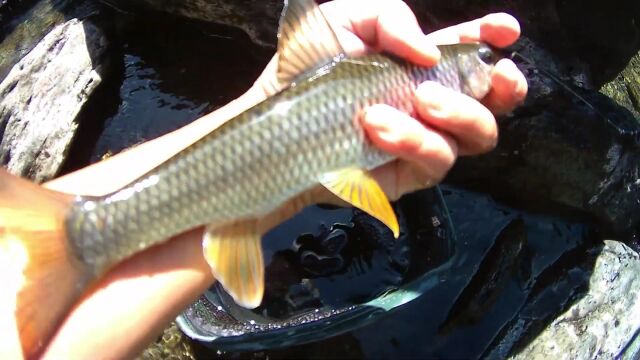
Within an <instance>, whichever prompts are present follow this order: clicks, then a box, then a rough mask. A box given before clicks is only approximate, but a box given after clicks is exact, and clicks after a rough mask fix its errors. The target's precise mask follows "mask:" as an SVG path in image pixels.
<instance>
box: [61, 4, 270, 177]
mask: <svg viewBox="0 0 640 360" xmlns="http://www.w3.org/2000/svg"><path fill="white" fill-rule="evenodd" d="M114 22H115V26H114V27H115V30H113V31H114V32H115V34H114V38H113V39H110V40H111V41H112V42H113V57H112V59H111V61H112V63H113V64H112V65H113V68H114V71H113V73H112V74H110V77H109V78H108V79H107V80H106V81H105V82H104V83H103V85H101V87H100V89H99V91H98V93H97V94H96V95H95V96H94V97H92V99H91V100H90V102H89V104H88V105H87V106H86V108H85V109H83V111H82V114H81V117H82V120H81V124H82V125H81V128H80V129H79V133H80V134H82V135H81V136H79V137H78V139H77V140H75V143H74V144H73V145H72V146H73V147H72V149H71V150H70V154H69V159H68V161H67V164H65V167H64V169H63V172H69V171H72V170H75V169H78V168H81V167H83V166H86V165H87V164H89V163H93V162H96V161H98V160H100V159H101V158H103V157H105V156H110V155H113V154H116V153H118V152H120V151H122V150H124V149H126V148H128V147H131V146H134V145H136V144H139V143H142V142H144V141H145V140H149V139H152V138H155V137H158V136H160V135H162V134H165V133H167V132H170V131H172V130H175V129H177V128H179V127H181V126H184V125H186V124H188V123H190V122H191V121H193V120H195V119H197V118H199V117H201V116H202V115H204V114H206V113H209V112H211V111H213V110H215V109H217V108H218V107H220V106H222V105H224V104H226V103H228V102H229V101H231V100H233V99H235V98H237V97H238V96H239V95H241V94H242V93H243V92H244V91H246V90H247V89H248V88H249V87H250V86H251V84H252V83H253V82H254V81H255V79H256V78H257V77H258V75H259V74H260V71H261V69H262V68H263V67H264V66H265V65H266V63H267V61H268V60H269V58H270V57H271V56H272V53H273V52H272V50H270V49H264V48H261V47H257V46H255V45H252V44H251V43H250V42H249V40H248V39H247V38H246V35H244V34H243V33H241V32H239V31H234V30H233V29H229V28H226V27H218V26H212V25H206V24H199V23H193V24H191V25H189V24H185V21H184V20H179V21H178V20H175V19H172V18H167V17H165V16H161V15H159V14H154V13H150V14H149V16H146V17H133V16H128V15H125V14H116V15H115V18H114Z"/></svg>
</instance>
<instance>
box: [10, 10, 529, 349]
mask: <svg viewBox="0 0 640 360" xmlns="http://www.w3.org/2000/svg"><path fill="white" fill-rule="evenodd" d="M290 3H294V5H295V4H297V3H298V2H290ZM300 3H302V2H300ZM355 4H358V3H357V2H348V1H336V2H331V3H327V4H324V5H323V7H322V9H323V12H324V13H325V15H326V17H327V19H328V21H329V23H330V24H331V27H332V28H333V29H334V31H335V37H337V39H338V41H339V46H340V47H341V48H342V49H344V50H345V51H346V53H347V54H348V55H350V56H352V55H356V56H357V55H362V54H364V53H366V52H370V51H371V50H374V51H383V50H384V51H387V52H391V53H394V54H395V55H397V56H399V57H401V58H404V59H406V60H408V61H410V62H413V63H415V64H418V65H423V66H428V65H433V64H435V63H436V62H437V61H438V59H439V57H440V53H439V51H438V48H436V47H435V46H434V45H433V44H437V43H457V42H460V41H462V42H476V41H482V42H486V43H489V44H491V45H494V46H497V47H501V46H507V45H509V44H511V43H512V42H514V41H515V40H516V39H517V37H518V36H519V27H518V24H517V22H516V21H515V19H513V18H512V17H510V16H508V15H505V14H494V15H489V16H487V17H485V18H482V19H478V20H475V21H472V22H468V23H464V24H461V25H458V26H454V27H450V28H447V29H443V30H440V31H437V32H434V33H432V34H429V35H426V36H425V35H423V34H422V32H421V30H420V28H419V26H418V24H417V22H416V21H415V17H414V15H413V14H412V13H411V11H410V10H409V8H408V7H407V6H406V5H405V4H404V3H403V2H400V1H371V2H367V7H360V6H358V5H355ZM281 40H282V39H281ZM285 50H286V49H285ZM301 61H302V62H304V59H302V60H301ZM277 62H278V60H274V61H272V62H271V63H270V64H269V66H267V68H266V70H265V72H264V73H263V75H262V76H261V77H260V79H259V80H258V81H257V82H256V85H255V86H254V87H252V88H251V89H250V90H249V91H248V92H247V93H246V94H245V95H243V96H242V97H240V98H239V99H237V100H236V101H234V102H232V103H231V104H229V105H228V106H226V107H224V108H221V109H219V110H218V111H216V112H214V113H212V114H210V115H208V116H205V117H204V118H202V119H199V120H197V121H196V122H194V123H193V124H191V125H188V126H186V127H185V128H183V129H180V130H177V131H175V132H173V133H171V134H167V135H165V136H163V137H161V138H159V139H156V140H153V141H150V142H148V143H145V144H142V145H140V146H138V147H136V148H134V149H132V150H130V151H127V152H124V153H122V154H119V155H116V156H114V157H112V158H111V159H109V160H108V161H105V162H101V163H99V164H95V165H93V166H91V167H88V168H86V169H83V170H81V171H78V172H76V173H74V174H70V175H68V176H65V177H63V178H61V179H58V180H56V181H54V182H52V183H50V184H49V185H48V186H49V187H50V188H53V189H57V190H60V191H69V192H73V193H82V194H93V195H101V194H104V193H109V192H111V191H113V190H114V187H115V188H120V187H122V186H123V185H126V184H128V183H129V182H131V181H132V180H135V179H136V178H138V177H139V176H140V175H141V173H145V172H146V171H147V170H151V169H152V168H154V167H155V166H156V165H157V164H158V163H160V162H162V161H164V160H166V159H167V158H169V157H171V156H172V155H174V154H175V152H176V151H177V150H179V149H182V148H184V147H186V146H188V145H190V144H191V143H193V142H194V141H196V140H198V139H200V138H202V137H203V136H205V137H206V136H208V135H207V134H209V133H210V132H212V131H213V130H214V129H215V128H216V127H220V128H221V129H223V132H224V131H226V133H229V131H233V129H235V128H234V126H240V125H236V124H239V123H241V122H243V121H250V119H247V118H244V117H242V116H241V115H239V114H240V113H243V112H245V110H247V109H249V108H251V107H252V106H254V105H256V104H258V103H260V102H262V101H263V100H265V99H266V98H267V97H271V96H272V95H273V94H274V93H275V92H276V91H277V90H281V88H282V86H283V79H286V78H287V77H286V76H285V77H283V76H282V69H281V68H278V66H280V65H279V64H278V63H277ZM352 65H353V66H352ZM345 66H352V67H355V68H357V69H360V68H362V67H361V66H360V65H359V64H358V63H357V61H355V60H354V61H352V63H351V64H349V63H347V64H346V65H345ZM385 66H387V65H385ZM294 67H295V66H294ZM290 80H291V79H290ZM490 83H491V84H490V89H491V90H490V91H489V93H488V95H487V96H486V97H485V98H484V100H483V103H480V102H478V101H477V100H475V99H473V98H472V97H470V96H468V95H463V94H460V93H458V92H455V91H452V90H448V89H446V88H444V87H442V86H441V85H437V84H435V83H433V82H424V83H422V84H421V85H419V86H418V87H417V90H416V91H415V93H414V94H413V96H411V99H410V102H411V104H410V105H411V106H409V107H411V108H412V109H413V110H414V111H412V112H407V111H401V110H406V109H407V108H403V109H398V108H399V107H402V106H401V105H400V104H399V105H398V107H394V106H390V104H377V105H373V104H372V105H373V106H368V107H366V108H365V109H364V111H363V112H362V113H361V114H362V116H359V122H360V124H361V125H362V127H363V128H364V132H365V133H366V135H367V138H368V139H370V140H371V142H372V143H373V144H374V145H375V146H377V147H378V148H380V149H382V150H384V151H385V152H387V153H389V154H391V155H393V156H394V157H397V158H398V160H393V161H391V162H388V163H386V164H385V165H383V166H381V167H378V168H376V169H375V170H373V178H374V181H376V180H377V182H378V183H380V185H381V186H382V189H383V190H384V192H386V193H387V194H388V196H389V197H390V198H397V197H399V196H400V195H401V194H403V193H406V192H409V191H412V190H415V189H417V188H422V187H425V186H426V185H434V184H435V183H437V182H438V181H440V180H441V179H442V178H443V177H444V175H445V174H446V172H447V171H448V169H449V168H450V167H451V166H452V164H453V162H454V161H455V158H456V157H457V156H458V155H459V154H461V155H467V154H477V153H480V152H484V151H487V150H489V149H491V148H492V147H493V146H494V145H495V142H496V139H497V130H496V124H495V120H494V118H493V114H492V111H493V112H494V113H500V112H506V111H509V110H510V109H512V108H513V107H514V106H515V105H516V104H517V103H519V102H521V101H522V100H523V99H524V96H525V94H526V81H525V80H524V77H523V76H522V74H521V73H520V72H519V71H518V70H517V68H515V65H513V63H511V62H510V61H508V60H501V61H499V62H497V63H496V64H495V66H493V71H492V73H491V78H490ZM313 85H315V84H313ZM296 89H304V84H303V83H301V84H300V85H296ZM296 91H297V90H296ZM284 103H285V104H287V105H289V104H290V103H291V102H290V101H286V102H284ZM483 104H484V105H483ZM281 108H282V106H281V107H280V108H278V107H277V105H276V106H275V111H279V110H281ZM270 109H271V110H270V111H274V108H270ZM258 110H260V109H258ZM236 117H237V118H236ZM232 118H234V119H233V120H232V121H229V124H226V123H225V122H226V121H227V120H229V119H232ZM223 124H224V125H223ZM230 129H231V130H230ZM216 132H220V131H216ZM216 132H214V133H216ZM198 141H200V140H198ZM141 159H144V160H142V161H141ZM143 162H144V163H145V164H146V163H148V164H149V165H140V166H139V164H140V163H143ZM131 164H136V166H135V167H131ZM145 166H147V167H148V168H147V169H145V168H143V167H145ZM104 179H106V180H104ZM158 179H159V177H157V176H156V177H153V175H152V176H151V177H149V178H147V180H145V181H146V182H141V183H140V185H139V186H138V187H136V188H135V189H140V190H144V189H145V188H146V187H145V186H151V185H153V182H154V181H158ZM338 180H340V179H338ZM150 184H151V185H150ZM110 187H111V188H110ZM9 188H11V185H10V186H9ZM0 190H1V189H0ZM136 191H138V190H136ZM132 193H133V192H125V193H123V192H121V193H117V195H116V196H115V197H112V198H111V200H109V201H110V203H115V202H117V201H120V200H123V199H125V198H126V195H130V194H132ZM294 195H295V194H294ZM328 196H329V192H327V191H325V190H324V188H314V189H311V190H309V191H306V192H305V193H303V194H301V195H300V196H294V197H293V199H292V200H289V201H287V202H284V203H282V204H279V210H280V211H277V212H275V213H276V214H277V216H272V217H269V216H266V217H265V219H266V220H261V222H262V223H264V224H262V223H261V222H257V223H251V224H250V225H247V226H244V227H242V228H240V229H241V230H245V229H249V228H263V229H264V228H268V227H269V226H271V225H273V224H275V223H277V222H278V221H279V220H282V219H283V218H286V217H287V216H290V215H291V214H292V213H293V212H295V211H297V210H298V209H299V208H300V206H302V205H304V204H308V203H311V202H319V201H324V200H331V199H329V198H328ZM125 200H126V199H125ZM87 204H88V205H87ZM95 206H100V203H98V202H97V201H96V202H89V201H88V202H85V203H83V209H84V210H86V211H89V212H90V211H92V210H93V208H94V207H95ZM231 209H232V210H234V209H235V208H233V207H232V208H231ZM0 210H1V209H0ZM234 211H235V210H234ZM380 211H382V212H384V210H380ZM72 219H73V220H77V219H78V218H72ZM72 223H73V222H72ZM199 224H200V225H201V224H202V223H199ZM43 225H44V224H43ZM102 225H104V224H102ZM102 225H100V226H99V227H102ZM156 225H157V226H158V227H159V228H162V227H163V226H164V224H156ZM160 225H163V226H160ZM1 226H2V224H1V223H0V229H1ZM187 228H190V227H187ZM156 230H157V229H156ZM160 230H162V229H160ZM160 230H158V231H160ZM237 230H238V229H237V228H236V229H234V231H237ZM202 233H203V231H202V227H198V228H196V229H192V230H190V231H188V232H183V233H182V234H180V235H177V236H175V237H173V238H172V240H169V241H166V242H163V243H161V244H158V245H156V246H154V247H151V248H149V249H147V250H145V251H143V252H139V253H137V254H135V255H133V256H131V257H128V256H129V255H127V259H126V260H123V261H122V262H119V263H118V264H117V265H115V266H113V267H110V270H109V271H108V272H107V273H106V274H104V275H103V276H102V277H101V278H99V280H97V281H96V282H93V283H92V285H91V291H90V292H88V293H85V294H84V295H83V296H82V297H81V298H80V299H79V300H78V299H77V298H74V299H72V303H71V304H70V305H73V309H72V310H71V312H70V313H68V314H67V311H66V309H67V308H68V307H69V304H68V301H67V300H65V301H67V302H62V300H59V301H58V300H56V299H50V300H51V308H52V309H54V308H55V306H56V305H59V306H60V308H61V309H62V308H64V309H63V310H65V315H66V319H65V320H64V322H63V323H62V325H61V326H60V327H58V326H57V325H56V324H40V323H38V320H41V319H40V318H39V317H38V316H39V315H37V316H35V317H33V318H29V320H30V321H31V322H29V323H27V325H24V324H22V326H19V327H20V337H21V338H22V342H23V350H24V352H25V354H26V355H27V356H34V355H37V354H39V353H40V354H44V356H45V357H51V358H88V357H92V356H93V355H95V354H102V355H104V356H107V357H113V358H122V357H132V356H135V355H137V354H138V352H139V351H140V349H141V347H142V346H144V345H146V344H147V343H149V342H150V341H151V340H152V339H153V337H154V336H156V334H157V333H158V332H159V331H160V330H161V329H162V327H163V326H165V325H166V323H167V322H168V321H169V320H170V319H172V318H173V317H174V316H175V315H176V314H177V313H178V312H179V311H180V310H181V309H183V308H184V307H185V306H186V305H187V304H188V303H189V302H190V301H192V300H193V299H194V298H195V297H196V296H197V295H198V294H200V293H201V292H203V291H204V290H205V289H206V288H207V287H208V286H209V285H210V284H211V283H212V282H213V280H214V279H213V277H212V275H211V267H210V266H213V265H212V264H211V263H207V261H205V259H204V258H203V256H202V249H201V242H202ZM229 233H231V234H234V232H233V231H228V232H226V233H225V232H222V235H220V233H217V234H216V233H215V232H214V233H213V235H212V236H213V237H216V236H218V237H224V235H225V234H229ZM0 235H2V233H1V232H0ZM240 235H242V236H244V235H246V234H243V233H241V234H240ZM249 235H251V234H249ZM242 236H241V237H242ZM205 239H206V238H205ZM162 240H164V239H162ZM81 245H82V243H80V242H78V243H76V245H75V246H76V247H80V246H81ZM247 249H251V250H253V249H254V248H252V247H249V246H248V247H247ZM18 250H20V249H18ZM218 262H220V263H224V262H226V261H224V259H218ZM107 265H108V264H107ZM105 266H106V265H105ZM220 266H221V265H220ZM102 268H103V266H102V265H101V264H100V266H99V267H98V268H97V269H98V270H101V269H102ZM218 270H219V269H218ZM25 273H26V274H27V275H26V276H27V277H28V272H25ZM101 275H102V274H101ZM44 280H48V279H47V278H46V277H45V278H44ZM219 280H220V279H219ZM69 281H71V280H69ZM71 284H72V285H73V286H76V284H75V283H73V282H71ZM223 284H224V282H223ZM53 285H57V283H56V284H53ZM73 286H72V288H73ZM225 286H226V285H225ZM241 290H242V289H241ZM245 290H246V289H245ZM53 293H54V295H57V296H61V295H62V296H63V295H64V291H62V290H60V291H59V293H58V294H55V291H54V292H53ZM21 295H22V294H21ZM159 299H160V300H161V301H159ZM32 300H33V301H34V303H32V304H30V305H31V306H32V307H36V306H37V304H36V303H35V301H41V300H42V299H41V298H38V299H32ZM20 301H21V300H20V298H19V299H18V302H20ZM25 301H26V303H27V305H29V304H28V299H27V300H24V299H23V302H25ZM60 304H62V305H60ZM3 305H4V302H2V301H0V307H2V306H3ZM20 306H21V305H20V304H18V307H20ZM1 310H2V309H0V311H1ZM40 310H42V309H40ZM25 311H27V310H25ZM55 311H56V310H52V313H53V312H55ZM2 314H3V313H2V312H0V316H2ZM20 315H23V312H22V311H18V312H16V317H17V318H18V317H19V316H20ZM30 316H32V315H30ZM42 318H43V319H48V320H50V321H54V320H55V321H56V322H59V320H57V319H56V318H55V317H51V318H47V317H46V316H43V317H42ZM51 319H53V320H51ZM0 320H3V318H1V317H0ZM16 321H17V322H18V323H20V322H21V319H16ZM0 324H1V326H5V325H7V322H5V321H0ZM8 325H10V328H9V329H8V330H7V332H5V330H6V329H2V332H3V333H8V334H13V333H15V329H14V328H12V327H13V324H8ZM23 330H24V331H23ZM53 331H55V334H54V335H53V337H51V335H52V332H53ZM39 332H41V333H43V334H44V335H42V334H40V333H39ZM36 335H38V336H36ZM34 336H35V337H34ZM8 339H13V337H8ZM43 339H44V340H43ZM47 339H49V340H47ZM0 341H5V340H4V339H3V340H0ZM38 341H45V343H44V344H40V343H38ZM27 343H28V344H27ZM36 346H37V347H38V348H37V349H36V348H35V347H36ZM5 348H8V347H5V346H0V350H4V349H5Z"/></svg>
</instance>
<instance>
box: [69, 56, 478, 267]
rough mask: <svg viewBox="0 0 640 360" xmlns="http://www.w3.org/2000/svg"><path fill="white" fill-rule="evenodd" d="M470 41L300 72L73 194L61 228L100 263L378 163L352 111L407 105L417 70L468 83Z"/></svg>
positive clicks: (447, 82)
mask: <svg viewBox="0 0 640 360" xmlns="http://www.w3.org/2000/svg"><path fill="white" fill-rule="evenodd" d="M478 46H479V45H477V44H473V45H453V46H448V47H441V51H442V59H441V61H440V63H439V64H438V65H437V66H435V67H433V68H431V69H425V68H422V67H418V66H414V65H411V64H409V63H407V62H404V61H402V60H399V59H396V58H394V57H390V56H385V55H380V54H375V55H368V56H364V57H360V58H355V59H351V58H346V59H344V60H342V61H339V62H337V63H336V64H335V65H334V66H333V67H331V68H330V69H329V70H328V71H327V70H326V69H323V73H320V74H317V73H315V72H310V73H308V74H307V75H306V76H303V77H302V78H301V79H300V80H299V81H298V82H297V83H296V84H294V85H293V86H291V87H289V88H288V89H286V90H284V91H282V92H280V93H279V94H277V95H275V96H273V97H272V98H269V99H268V100H266V101H264V102H262V103H260V104H258V105H256V106H255V107H253V108H252V109H250V110H248V111H246V112H244V113H242V114H241V115H239V116H238V117H236V118H234V119H231V120H229V121H228V122H227V123H226V124H225V125H223V126H222V127H221V128H219V129H218V130H216V131H214V132H212V133H211V134H209V135H207V136H205V137H204V138H202V139H201V140H199V141H198V142H196V143H195V144H194V145H192V146H191V147H189V148H188V149H185V150H184V151H182V152H180V153H178V154H177V155H175V156H174V157H173V158H171V159H170V160H168V161H167V162H165V163H163V164H162V165H160V166H158V167H157V168H156V169H154V170H152V171H151V172H149V173H147V174H146V175H145V176H143V177H141V178H140V179H138V180H137V181H134V182H133V183H132V184H131V185H129V186H127V187H125V188H123V189H122V190H120V191H118V192H116V193H114V194H111V195H109V196H107V197H105V198H102V199H78V201H77V203H76V205H75V206H74V207H73V209H72V210H71V213H70V214H69V216H68V224H70V225H71V226H68V227H67V229H68V230H67V231H68V236H69V238H70V239H71V242H72V243H73V244H75V246H74V247H75V249H76V252H77V254H78V256H79V258H80V259H82V260H83V261H84V262H86V263H90V264H95V268H96V270H97V271H101V270H102V269H104V268H105V267H107V266H108V265H109V264H111V263H113V262H117V261H119V260H121V259H122V258H125V257H128V256H129V255H131V254H132V253H134V252H136V251H137V250H138V249H140V248H144V247H148V246H149V245H151V244H153V243H156V242H159V241H162V240H164V239H165V238H167V237H170V236H172V235H175V234H178V233H181V232H183V231H186V230H188V229H191V228H193V227H196V226H200V225H202V224H207V223H214V224H216V223H217V224H224V223H226V222H229V221H234V220H238V219H243V218H255V217H258V216H262V215H265V214H266V213H268V212H270V211H272V210H274V209H275V208H276V207H277V206H278V205H279V204H282V203H283V202H285V201H286V200H287V199H289V198H291V197H293V196H294V195H296V194H299V193H301V192H304V191H305V190H307V189H310V188H311V187H313V186H314V185H315V184H317V183H318V178H319V176H321V175H322V174H324V173H327V172H329V171H333V170H337V169H341V168H344V167H348V166H357V167H362V168H364V169H371V168H374V167H376V166H379V165H381V164H383V163H385V162H387V161H389V160H391V159H392V158H391V156H390V155H387V154H385V153H383V152H382V151H380V150H378V149H377V148H375V147H373V146H372V145H371V144H370V142H369V141H368V140H367V139H366V137H365V135H364V132H363V130H362V129H361V127H360V126H359V124H358V121H357V118H358V116H359V114H360V111H361V110H362V109H364V108H365V107H366V106H367V105H371V104H375V103H386V104H389V105H392V106H396V107H399V108H400V109H401V110H403V111H405V112H408V113H411V112H412V111H413V109H412V106H411V101H412V92H413V89H414V88H415V87H416V86H417V85H418V84H419V83H421V82H423V81H425V80H435V81H439V82H440V83H441V84H443V85H444V86H447V87H450V88H452V89H454V90H457V91H462V92H467V93H469V91H468V90H467V89H465V87H464V83H465V82H464V79H463V78H462V77H463V76H468V69H469V68H471V69H476V68H478V67H479V64H480V65H485V64H484V63H482V62H479V60H478V57H477V55H476V54H475V53H476V52H477V49H478ZM469 62H471V64H472V67H469V65H468V63H469ZM460 67H466V68H462V69H460ZM87 202H91V205H90V206H87ZM73 224H82V226H73Z"/></svg>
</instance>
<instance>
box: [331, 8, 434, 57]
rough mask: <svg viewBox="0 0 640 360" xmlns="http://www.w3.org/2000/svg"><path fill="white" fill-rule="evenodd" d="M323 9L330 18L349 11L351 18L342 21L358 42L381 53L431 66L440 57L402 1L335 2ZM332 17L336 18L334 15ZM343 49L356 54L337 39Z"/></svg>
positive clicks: (343, 39)
mask: <svg viewBox="0 0 640 360" xmlns="http://www.w3.org/2000/svg"><path fill="white" fill-rule="evenodd" d="M323 5H326V6H324V7H323V8H322V10H323V12H325V14H326V15H327V17H330V18H334V17H335V18H340V17H344V15H343V14H342V15H341V14H339V13H344V12H346V11H349V14H351V16H350V17H349V18H348V19H343V20H342V21H341V22H342V23H344V24H345V27H346V28H347V29H348V30H350V31H352V32H353V33H355V34H356V35H357V37H358V38H359V40H360V41H361V42H364V43H365V44H367V45H368V46H369V47H371V48H373V49H375V50H377V51H380V50H385V51H388V52H391V53H393V54H395V55H398V56H400V57H402V58H405V59H407V60H409V61H412V62H414V63H416V64H418V65H423V66H433V65H435V64H436V63H437V62H438V59H439V58H440V51H439V50H438V48H437V47H436V46H435V45H434V44H433V43H432V42H431V41H429V40H428V38H427V37H426V36H425V35H424V33H423V32H422V30H421V29H420V26H419V25H418V21H417V20H416V17H415V15H414V14H413V12H412V11H411V9H410V8H409V6H407V4H405V3H404V2H402V1H389V0H380V1H368V2H367V3H366V4H364V3H363V2H356V1H352V2H347V1H342V2H340V1H337V2H332V3H327V4H323ZM334 15H335V16H334ZM338 35H339V38H340V41H341V43H342V44H343V46H345V44H346V50H347V51H349V52H352V51H350V50H355V51H356V52H357V51H358V48H357V45H356V44H352V42H353V41H349V38H348V37H345V36H340V34H338Z"/></svg>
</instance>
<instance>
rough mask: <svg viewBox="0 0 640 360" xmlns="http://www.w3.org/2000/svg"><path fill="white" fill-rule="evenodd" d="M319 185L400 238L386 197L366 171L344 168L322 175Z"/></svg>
mask: <svg viewBox="0 0 640 360" xmlns="http://www.w3.org/2000/svg"><path fill="white" fill-rule="evenodd" d="M320 183H321V184H322V185H324V186H325V187H326V188H327V189H329V191H331V192H332V193H334V194H335V195H336V196H338V197H339V198H340V199H342V200H344V201H346V202H348V203H349V204H351V205H353V206H355V207H357V208H359V209H360V210H362V211H364V212H366V213H367V214H369V215H371V216H373V217H375V218H376V219H378V220H380V221H382V222H383V223H384V224H385V225H387V226H388V227H389V229H391V231H392V232H393V236H394V237H395V238H398V236H400V226H399V225H398V219H397V218H396V214H395V213H394V212H393V208H391V204H390V203H389V199H387V195H386V194H385V193H384V191H382V188H380V185H379V184H378V182H377V181H376V180H375V179H374V178H373V177H372V176H371V174H369V172H367V171H366V170H362V169H358V168H346V169H341V170H337V171H333V172H330V173H327V174H324V175H323V176H321V177H320Z"/></svg>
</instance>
